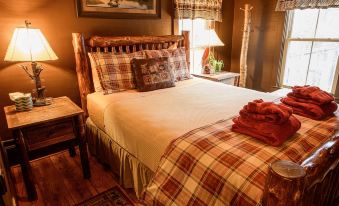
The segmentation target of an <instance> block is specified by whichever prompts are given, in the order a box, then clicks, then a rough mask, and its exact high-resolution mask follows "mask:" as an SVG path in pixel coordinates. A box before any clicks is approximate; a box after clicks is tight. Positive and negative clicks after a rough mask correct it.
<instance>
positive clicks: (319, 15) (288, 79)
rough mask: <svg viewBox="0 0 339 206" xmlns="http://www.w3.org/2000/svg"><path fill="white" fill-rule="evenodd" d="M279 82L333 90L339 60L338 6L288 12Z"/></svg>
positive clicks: (285, 84)
mask: <svg viewBox="0 0 339 206" xmlns="http://www.w3.org/2000/svg"><path fill="white" fill-rule="evenodd" d="M288 28H289V30H288V35H287V40H286V45H285V51H284V62H283V68H284V75H283V79H282V80H283V81H282V82H283V86H295V85H314V86H319V87H320V88H321V89H323V90H326V91H328V92H334V90H335V87H336V82H337V78H338V77H337V76H338V68H339V66H338V62H339V58H338V57H339V9H305V10H294V11H292V12H291V13H290V17H289V26H288Z"/></svg>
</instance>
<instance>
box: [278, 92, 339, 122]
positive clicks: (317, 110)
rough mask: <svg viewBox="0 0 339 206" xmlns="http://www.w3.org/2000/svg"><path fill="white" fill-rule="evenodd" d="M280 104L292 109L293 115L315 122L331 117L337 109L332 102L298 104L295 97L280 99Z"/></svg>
mask: <svg viewBox="0 0 339 206" xmlns="http://www.w3.org/2000/svg"><path fill="white" fill-rule="evenodd" d="M281 102H282V103H284V104H286V105H287V106H290V107H291V108H292V109H293V113H294V114H298V115H301V116H304V117H308V118H311V119H315V120H322V119H324V118H326V117H328V116H332V115H333V112H335V111H336V110H337V108H338V105H337V104H336V103H335V102H333V101H332V102H329V103H326V104H322V105H316V104H311V103H304V102H299V99H298V98H295V97H285V98H282V99H281Z"/></svg>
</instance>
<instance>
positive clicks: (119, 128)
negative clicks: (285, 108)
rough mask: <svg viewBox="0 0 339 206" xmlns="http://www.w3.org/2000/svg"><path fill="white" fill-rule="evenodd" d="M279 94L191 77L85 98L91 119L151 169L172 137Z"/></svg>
mask: <svg viewBox="0 0 339 206" xmlns="http://www.w3.org/2000/svg"><path fill="white" fill-rule="evenodd" d="M278 98H279V97H277V96H275V95H271V94H269V93H263V92H258V91H254V90H249V89H245V88H239V87H234V86H230V85H225V84H222V83H218V82H212V81H209V80H204V79H198V78H194V79H190V80H186V81H182V82H177V83H176V87H172V88H167V89H161V90H156V91H151V92H137V91H135V90H129V91H124V92H119V93H114V94H110V95H103V94H102V93H101V92H95V93H92V94H89V95H88V96H87V104H88V111H89V116H90V118H91V120H92V121H93V122H94V123H95V124H96V125H97V126H98V127H99V128H100V129H101V130H103V131H105V133H106V134H108V135H109V136H110V137H111V138H112V139H113V140H114V141H115V142H116V143H118V144H119V145H120V146H121V147H123V148H125V149H126V150H127V151H128V152H129V153H130V154H132V155H133V156H135V157H136V158H137V159H138V160H139V161H141V162H142V163H144V164H145V165H146V166H147V167H148V168H150V169H151V170H152V171H155V169H156V168H157V166H158V163H159V161H160V158H161V156H162V154H163V153H164V151H165V149H166V147H167V146H168V145H169V143H170V142H171V141H172V140H174V139H176V138H178V137H180V136H181V135H184V134H185V133H187V132H189V131H191V130H193V129H196V128H198V127H202V126H205V125H208V124H212V123H215V122H217V121H219V120H224V119H229V118H233V117H234V116H236V115H237V114H238V112H239V110H240V109H241V108H242V107H243V105H245V104H247V103H248V102H249V101H252V100H254V99H263V100H265V101H275V100H277V99H278Z"/></svg>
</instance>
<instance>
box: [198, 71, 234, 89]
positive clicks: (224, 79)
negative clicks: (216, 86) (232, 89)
mask: <svg viewBox="0 0 339 206" xmlns="http://www.w3.org/2000/svg"><path fill="white" fill-rule="evenodd" d="M192 75H193V76H195V77H198V78H203V79H208V80H211V81H215V82H221V83H224V84H229V85H234V86H237V87H238V86H239V78H240V74H238V73H233V72H219V73H215V74H192Z"/></svg>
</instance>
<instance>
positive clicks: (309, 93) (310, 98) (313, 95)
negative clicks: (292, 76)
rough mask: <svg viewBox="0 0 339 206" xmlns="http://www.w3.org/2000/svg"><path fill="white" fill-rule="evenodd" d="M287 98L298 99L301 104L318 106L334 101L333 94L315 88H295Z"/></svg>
mask: <svg viewBox="0 0 339 206" xmlns="http://www.w3.org/2000/svg"><path fill="white" fill-rule="evenodd" d="M287 96H289V97H295V98H298V100H299V102H304V103H312V104H317V105H322V104H327V103H330V102H332V101H334V97H333V96H332V95H331V94H329V93H328V92H326V91H323V90H321V89H320V88H319V87H314V86H294V87H292V92H291V93H289V94H288V95H287Z"/></svg>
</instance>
